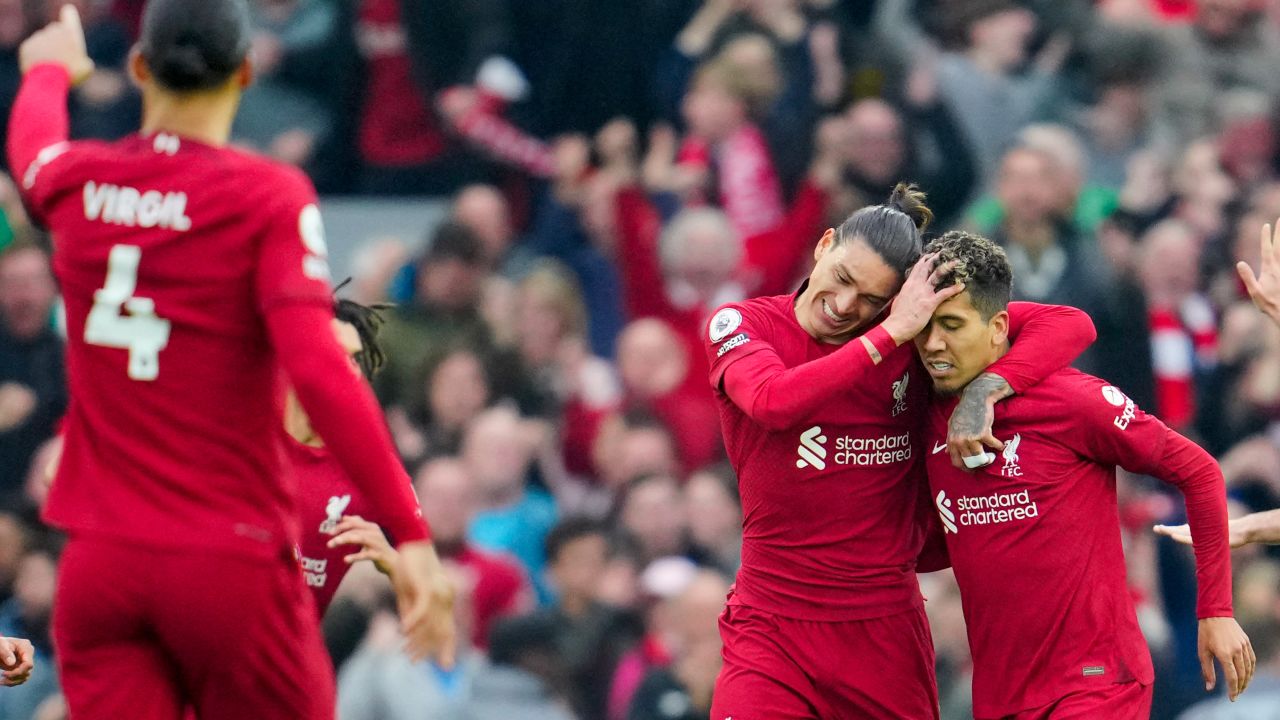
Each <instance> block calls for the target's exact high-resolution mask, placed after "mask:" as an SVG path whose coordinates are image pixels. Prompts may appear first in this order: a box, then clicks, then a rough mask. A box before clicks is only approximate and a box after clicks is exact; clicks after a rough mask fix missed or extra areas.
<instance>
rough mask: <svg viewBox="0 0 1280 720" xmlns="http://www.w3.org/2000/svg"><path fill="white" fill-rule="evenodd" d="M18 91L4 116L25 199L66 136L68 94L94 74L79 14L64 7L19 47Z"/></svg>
mask: <svg viewBox="0 0 1280 720" xmlns="http://www.w3.org/2000/svg"><path fill="white" fill-rule="evenodd" d="M18 61H19V64H20V66H21V68H22V75H23V78H22V87H21V88H20V89H19V91H18V97H17V98H16V99H15V100H14V103H13V110H12V112H11V113H10V115H9V142H8V148H7V151H8V155H9V167H10V168H11V169H12V172H13V173H14V179H15V180H16V181H17V183H18V187H19V188H20V190H21V191H22V192H23V194H24V195H28V194H29V192H30V191H31V190H32V189H33V186H34V184H35V181H36V179H37V176H38V174H39V171H40V167H41V166H42V165H44V164H46V163H48V162H50V161H51V160H52V159H53V158H55V157H57V155H59V154H60V153H61V150H60V147H62V146H60V143H65V142H66V141H67V139H68V138H69V137H70V116H69V115H68V112H67V93H68V92H69V91H70V89H71V86H72V85H73V84H75V83H77V82H79V81H81V80H83V79H84V78H85V77H87V76H88V75H89V73H91V72H92V71H93V61H92V60H90V59H89V56H88V54H87V53H86V52H85V45H84V30H83V29H82V28H81V27H80V14H79V13H78V12H76V9H75V7H74V6H72V5H64V6H63V7H62V14H61V15H60V16H59V19H58V20H57V21H55V22H52V23H49V24H48V25H46V26H45V27H43V28H41V29H40V30H37V31H36V33H35V34H34V35H32V36H31V37H29V38H27V39H26V40H25V41H23V43H22V45H21V47H19V48H18Z"/></svg>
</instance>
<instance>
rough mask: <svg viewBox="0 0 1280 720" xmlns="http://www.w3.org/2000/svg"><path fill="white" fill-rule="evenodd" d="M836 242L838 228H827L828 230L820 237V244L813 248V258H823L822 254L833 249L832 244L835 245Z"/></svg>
mask: <svg viewBox="0 0 1280 720" xmlns="http://www.w3.org/2000/svg"><path fill="white" fill-rule="evenodd" d="M835 242H836V229H835V228H827V231H826V232H824V233H822V237H820V238H818V244H817V245H815V246H814V248H813V259H814V260H821V259H822V256H823V255H824V254H826V252H827V251H828V250H830V249H831V246H832V245H834V244H835Z"/></svg>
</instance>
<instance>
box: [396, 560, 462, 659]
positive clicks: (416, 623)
mask: <svg viewBox="0 0 1280 720" xmlns="http://www.w3.org/2000/svg"><path fill="white" fill-rule="evenodd" d="M399 550H400V557H399V558H398V562H397V565H396V571H395V573H394V574H393V575H392V576H391V580H392V585H393V586H394V587H395V591H396V603H397V605H398V606H399V609H400V629H401V630H402V631H403V632H404V634H405V635H406V636H408V638H409V640H408V645H407V648H406V650H407V651H408V653H409V656H410V657H411V658H413V659H414V660H421V659H423V658H427V657H430V658H431V659H433V660H435V661H436V663H438V664H439V665H440V666H441V667H444V668H446V669H447V668H451V667H453V663H454V658H455V656H456V654H457V628H455V627H454V623H453V600H454V594H455V591H454V588H453V583H452V582H451V581H450V580H449V576H448V574H446V572H445V569H444V567H443V566H442V565H441V564H440V558H439V557H438V556H437V555H436V550H435V547H434V546H433V545H432V544H431V543H430V542H429V541H426V540H420V541H415V542H407V543H404V544H402V545H401V546H400V548H399Z"/></svg>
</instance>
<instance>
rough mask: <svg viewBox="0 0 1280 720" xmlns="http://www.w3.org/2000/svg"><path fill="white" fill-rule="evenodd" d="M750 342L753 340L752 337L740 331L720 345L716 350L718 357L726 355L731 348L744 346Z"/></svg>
mask: <svg viewBox="0 0 1280 720" xmlns="http://www.w3.org/2000/svg"><path fill="white" fill-rule="evenodd" d="M749 342H751V338H749V337H747V334H746V333H738V334H737V335H734V336H733V337H731V338H729V339H728V340H726V341H725V342H724V344H723V345H721V346H720V349H719V350H717V351H716V357H718V358H720V357H724V354H725V353H727V352H729V351H730V350H732V349H734V348H736V347H742V346H743V345H746V344H747V343H749Z"/></svg>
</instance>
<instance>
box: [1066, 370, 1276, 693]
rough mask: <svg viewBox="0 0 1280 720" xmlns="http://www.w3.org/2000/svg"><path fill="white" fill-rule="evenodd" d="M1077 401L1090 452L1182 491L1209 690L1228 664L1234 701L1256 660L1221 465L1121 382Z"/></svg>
mask: <svg viewBox="0 0 1280 720" xmlns="http://www.w3.org/2000/svg"><path fill="white" fill-rule="evenodd" d="M1075 400H1076V401H1077V408H1078V410H1079V412H1078V420H1079V423H1080V429H1081V438H1082V440H1083V444H1084V448H1083V450H1084V452H1085V453H1086V454H1087V455H1088V456H1089V457H1092V458H1094V459H1096V460H1099V461H1103V462H1108V463H1114V464H1116V465H1119V466H1121V467H1123V468H1125V469H1126V470H1129V471H1131V472H1135V473H1142V474H1145V475H1151V476H1154V477H1157V478H1160V479H1161V480H1163V481H1164V482H1167V483H1169V484H1171V485H1174V486H1176V487H1177V488H1178V489H1179V490H1180V491H1182V496H1183V499H1184V501H1185V502H1186V506H1187V519H1188V520H1189V522H1190V526H1191V531H1192V533H1193V534H1194V536H1195V538H1196V540H1195V543H1194V548H1195V556H1196V617H1198V618H1199V619H1200V623H1199V640H1198V646H1199V655H1200V665H1201V671H1202V674H1203V676H1204V681H1205V689H1206V690H1212V689H1213V688H1214V686H1215V685H1216V683H1217V676H1216V673H1215V672H1214V668H1213V661H1214V660H1215V659H1216V660H1217V661H1218V662H1219V663H1220V664H1221V665H1222V671H1223V676H1224V677H1225V679H1226V682H1227V695H1228V696H1229V697H1230V698H1231V699H1232V700H1235V699H1236V697H1237V696H1239V695H1240V693H1241V692H1243V691H1244V689H1245V687H1247V686H1248V684H1249V681H1250V679H1252V677H1253V672H1254V667H1255V665H1256V664H1257V658H1256V656H1255V655H1254V652H1253V646H1252V645H1251V644H1250V643H1249V638H1248V636H1246V635H1245V633H1244V631H1243V630H1241V629H1240V625H1239V623H1237V622H1236V620H1235V618H1234V617H1233V616H1232V613H1233V608H1232V602H1231V554H1230V547H1229V546H1228V540H1227V497H1226V491H1225V488H1224V483H1223V479H1222V470H1221V469H1220V468H1219V467H1218V463H1217V462H1215V461H1214V459H1213V457H1212V456H1210V455H1209V453H1207V452H1205V451H1204V449H1203V448H1201V447H1200V446H1199V445H1196V444H1195V443H1193V442H1191V441H1190V440H1188V439H1187V438H1185V437H1183V436H1182V435H1179V434H1178V433H1176V432H1174V431H1173V430H1170V429H1169V428H1168V427H1167V426H1165V424H1164V423H1162V422H1160V420H1158V419H1156V418H1155V417H1153V416H1151V415H1148V414H1147V413H1145V412H1143V411H1142V410H1141V409H1140V408H1138V407H1137V406H1135V405H1134V403H1133V401H1132V400H1130V399H1129V398H1128V397H1126V396H1125V395H1124V393H1122V392H1120V390H1118V389H1117V388H1115V387H1113V386H1109V385H1104V384H1103V383H1102V382H1101V381H1094V382H1091V383H1088V384H1085V385H1083V386H1082V388H1081V392H1080V397H1078V398H1075Z"/></svg>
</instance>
